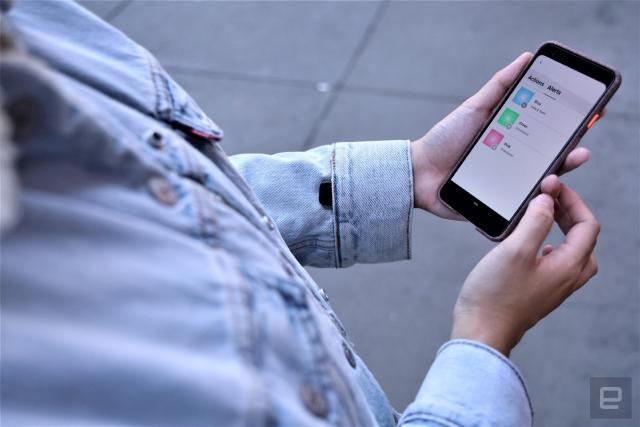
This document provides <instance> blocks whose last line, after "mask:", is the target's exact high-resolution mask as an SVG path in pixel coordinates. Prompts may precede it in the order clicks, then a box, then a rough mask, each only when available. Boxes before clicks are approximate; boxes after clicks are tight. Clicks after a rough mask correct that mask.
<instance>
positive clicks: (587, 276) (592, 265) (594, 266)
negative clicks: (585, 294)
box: [572, 253, 598, 292]
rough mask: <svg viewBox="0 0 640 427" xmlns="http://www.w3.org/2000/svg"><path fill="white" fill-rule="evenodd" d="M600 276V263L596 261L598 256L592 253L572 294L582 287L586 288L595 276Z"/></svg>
mask: <svg viewBox="0 0 640 427" xmlns="http://www.w3.org/2000/svg"><path fill="white" fill-rule="evenodd" d="M596 274H598V261H597V260H596V256H595V255H594V254H593V253H592V254H591V256H590V257H589V261H588V262H587V264H586V265H585V266H584V268H583V269H582V271H581V272H580V275H579V276H578V280H577V281H576V283H575V285H574V286H573V290H572V292H575V291H577V290H578V289H580V288H581V287H582V286H584V285H585V284H586V283H587V282H588V281H589V280H591V278H592V277H593V276H595V275H596Z"/></svg>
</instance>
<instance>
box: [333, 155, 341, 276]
mask: <svg viewBox="0 0 640 427" xmlns="http://www.w3.org/2000/svg"><path fill="white" fill-rule="evenodd" d="M331 148H332V149H331V191H332V192H333V194H332V196H333V223H334V225H333V235H334V239H335V255H334V258H335V266H336V268H339V267H340V266H341V265H342V253H341V250H340V244H341V242H340V210H339V209H340V208H339V207H338V205H339V200H338V183H337V179H338V174H337V171H336V149H337V146H336V144H335V143H334V144H333V146H332V147H331Z"/></svg>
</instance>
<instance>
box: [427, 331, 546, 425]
mask: <svg viewBox="0 0 640 427" xmlns="http://www.w3.org/2000/svg"><path fill="white" fill-rule="evenodd" d="M456 344H461V345H468V346H471V347H475V348H478V349H480V350H483V351H486V352H487V353H489V354H491V355H493V356H496V357H497V358H498V359H499V360H500V361H501V362H502V363H504V364H505V365H507V366H508V367H509V369H510V370H511V372H513V373H514V374H515V376H516V377H517V378H518V381H520V385H521V386H522V389H523V391H524V395H525V397H526V398H527V403H528V404H529V412H530V413H531V418H532V419H533V406H532V405H531V398H530V396H529V392H528V391H527V387H526V386H525V384H524V379H523V378H522V376H520V373H519V372H518V370H517V369H515V368H514V367H513V365H512V364H511V362H509V361H508V359H507V358H506V357H504V356H503V355H502V354H500V353H499V352H498V351H496V350H494V349H492V348H490V347H485V346H483V345H480V344H477V343H475V342H473V341H468V340H454V341H449V342H448V343H445V344H444V345H443V346H442V347H440V350H438V354H440V353H442V351H444V349H445V348H447V347H450V346H452V345H456Z"/></svg>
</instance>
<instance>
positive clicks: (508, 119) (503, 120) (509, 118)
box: [498, 108, 520, 129]
mask: <svg viewBox="0 0 640 427" xmlns="http://www.w3.org/2000/svg"><path fill="white" fill-rule="evenodd" d="M519 115H520V114H518V113H516V112H515V111H513V110H512V109H510V108H507V109H505V110H504V111H503V112H502V115H501V116H500V118H499V119H498V123H500V124H501V125H502V126H504V127H506V128H507V129H511V126H513V124H514V123H515V122H516V120H518V116H519Z"/></svg>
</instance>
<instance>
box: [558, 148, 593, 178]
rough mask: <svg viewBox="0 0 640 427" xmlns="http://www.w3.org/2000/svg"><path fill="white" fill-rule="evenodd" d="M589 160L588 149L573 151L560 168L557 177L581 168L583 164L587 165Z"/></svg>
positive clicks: (589, 153)
mask: <svg viewBox="0 0 640 427" xmlns="http://www.w3.org/2000/svg"><path fill="white" fill-rule="evenodd" d="M590 158H591V152H590V151H589V149H587V148H584V147H578V148H576V149H574V150H573V151H571V152H570V153H569V155H568V156H567V158H566V159H565V161H564V163H563V165H562V167H561V168H560V172H558V175H562V174H565V173H567V172H570V171H572V170H574V169H576V168H578V167H580V166H582V165H583V164H585V163H587V162H588V161H589V159H590Z"/></svg>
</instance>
